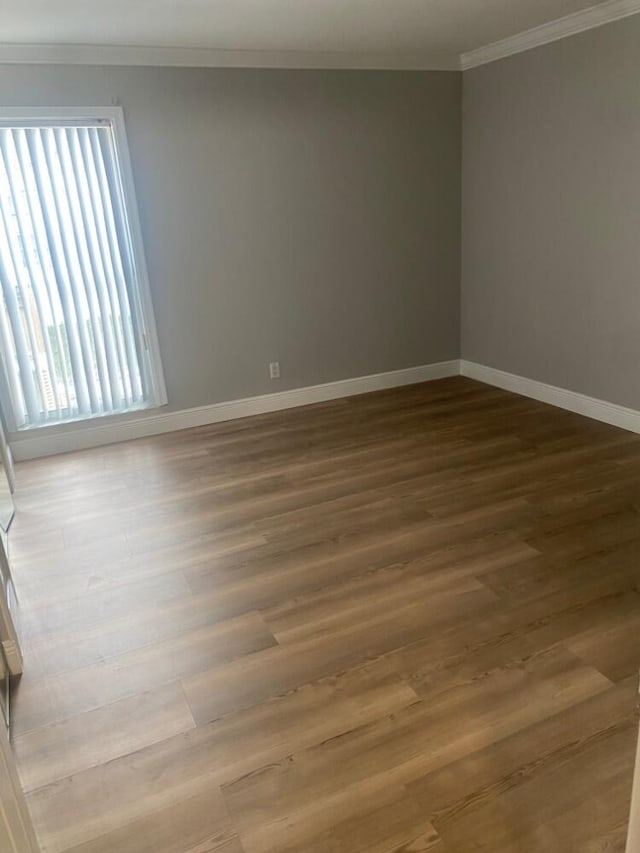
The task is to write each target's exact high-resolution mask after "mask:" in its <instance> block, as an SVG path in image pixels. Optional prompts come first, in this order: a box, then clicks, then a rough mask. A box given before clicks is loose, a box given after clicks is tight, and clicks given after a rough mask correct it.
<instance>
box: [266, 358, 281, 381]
mask: <svg viewBox="0 0 640 853" xmlns="http://www.w3.org/2000/svg"><path fill="white" fill-rule="evenodd" d="M269 376H270V378H271V379H280V362H279V361H272V362H271V363H270V364H269Z"/></svg>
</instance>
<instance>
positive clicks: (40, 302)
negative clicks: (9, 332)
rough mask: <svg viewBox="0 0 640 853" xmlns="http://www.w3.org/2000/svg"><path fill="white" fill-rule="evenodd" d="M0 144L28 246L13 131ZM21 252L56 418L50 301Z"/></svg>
mask: <svg viewBox="0 0 640 853" xmlns="http://www.w3.org/2000/svg"><path fill="white" fill-rule="evenodd" d="M0 148H1V150H2V156H3V157H4V162H5V171H6V173H7V176H8V180H9V186H10V188H11V193H12V199H13V203H14V208H15V213H16V225H17V227H18V233H19V235H20V239H21V241H22V246H23V247H28V246H29V245H30V243H31V242H32V239H34V235H33V231H32V228H31V223H30V216H29V210H28V206H27V201H26V199H27V192H28V191H27V186H26V179H25V174H24V170H23V168H22V164H21V162H20V159H19V156H18V150H17V146H16V143H15V139H14V136H13V134H5V133H2V134H0ZM9 158H11V159H9ZM9 162H11V164H12V168H10V169H7V168H6V164H7V163H9ZM22 254H23V257H24V262H25V265H26V273H27V275H28V279H29V295H30V296H32V297H33V299H34V300H35V304H36V308H37V314H38V318H39V321H40V323H39V325H40V334H41V337H42V343H43V346H44V360H45V363H46V368H47V373H48V377H49V378H50V394H51V397H52V400H53V402H54V404H55V416H56V417H57V418H59V417H60V416H61V414H62V407H61V404H60V395H59V393H58V386H57V383H56V382H53V381H51V378H52V377H54V376H55V360H54V356H53V349H52V347H51V340H50V338H49V334H48V331H47V328H46V323H43V318H45V317H47V316H48V315H50V314H51V308H50V305H49V304H47V303H48V293H47V290H46V287H43V286H38V284H39V282H38V279H39V278H41V268H40V267H39V266H38V265H37V264H36V259H35V258H34V253H33V252H29V251H27V249H26V248H23V253H22Z"/></svg>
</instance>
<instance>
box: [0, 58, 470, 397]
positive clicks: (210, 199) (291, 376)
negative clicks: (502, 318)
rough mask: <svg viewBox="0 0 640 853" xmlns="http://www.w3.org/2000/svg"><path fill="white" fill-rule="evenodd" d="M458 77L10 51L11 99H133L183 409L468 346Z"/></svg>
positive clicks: (4, 75) (6, 72) (138, 162)
mask: <svg viewBox="0 0 640 853" xmlns="http://www.w3.org/2000/svg"><path fill="white" fill-rule="evenodd" d="M460 77H461V75H459V74H458V73H453V72H450V73H416V72H408V73H405V72H354V71H349V72H333V71H320V72H315V71H238V70H210V69H206V70H205V69H196V70H194V69H158V68H100V67H87V68H82V67H63V66H53V67H45V66H31V67H27V66H0V103H2V104H5V105H53V104H55V105H63V106H65V105H83V106H86V105H99V104H111V102H112V98H118V99H119V100H120V103H121V104H122V106H123V107H124V110H125V117H126V121H127V130H128V136H129V144H130V148H131V156H132V161H133V169H134V177H135V181H136V188H137V195H138V203H139V207H140V215H141V219H142V227H143V234H144V238H145V245H146V254H147V261H148V266H149V272H150V279H151V287H152V296H153V302H154V307H155V315H156V321H157V325H158V335H159V338H160V348H161V353H162V358H163V362H164V369H165V376H166V380H167V388H168V394H169V405H170V408H177V409H180V408H185V407H190V406H197V405H201V404H206V403H211V402H217V401H220V400H230V399H234V398H239V397H245V396H252V395H254V394H261V393H266V392H270V391H277V390H283V389H285V388H291V387H299V386H304V385H312V384H315V383H320V382H326V381H330V380H335V379H344V378H347V377H352V376H361V375H364V374H369V373H377V372H380V371H386V370H394V369H398V368H403V367H409V366H412V365H418V364H424V363H428V362H434V361H440V360H443V359H450V358H457V357H458V354H459V267H460V136H461V126H460V86H461V79H460ZM274 360H279V361H280V362H281V369H282V379H281V380H280V381H270V380H269V378H268V362H269V361H274Z"/></svg>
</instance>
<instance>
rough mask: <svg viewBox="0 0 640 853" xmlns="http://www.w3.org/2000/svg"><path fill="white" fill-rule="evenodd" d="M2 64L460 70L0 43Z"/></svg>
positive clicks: (406, 61)
mask: <svg viewBox="0 0 640 853" xmlns="http://www.w3.org/2000/svg"><path fill="white" fill-rule="evenodd" d="M0 64H10V65H49V64H51V65H156V66H174V67H175V66H178V67H180V66H181V67H183V68H310V69H312V68H335V69H363V70H364V69H370V70H394V71H395V70H397V71H401V70H413V71H459V70H460V63H459V57H458V56H457V55H456V54H454V53H452V52H449V53H447V52H437V53H355V52H354V53H350V52H346V51H345V52H328V51H324V52H321V51H298V50H278V51H274V50H222V49H217V48H211V49H209V48H191V47H147V46H141V45H138V46H136V45H104V44H101V45H89V44H7V43H4V44H3V43H0Z"/></svg>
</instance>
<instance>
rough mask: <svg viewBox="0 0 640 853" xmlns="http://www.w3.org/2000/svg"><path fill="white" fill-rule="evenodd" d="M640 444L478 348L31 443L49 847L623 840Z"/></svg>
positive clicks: (33, 661) (519, 847)
mask: <svg viewBox="0 0 640 853" xmlns="http://www.w3.org/2000/svg"><path fill="white" fill-rule="evenodd" d="M639 475H640V436H635V435H632V434H630V433H626V432H623V431H621V430H617V429H614V428H612V427H607V426H604V425H602V424H598V423H596V422H594V421H590V420H587V419H584V418H581V417H578V416H576V415H572V414H570V413H567V412H564V411H561V410H559V409H553V408H551V407H548V406H545V405H543V404H540V403H536V402H533V401H531V400H527V399H525V398H523V397H518V396H516V395H513V394H509V393H506V392H503V391H499V390H496V389H493V388H489V387H488V386H485V385H481V384H479V383H476V382H472V381H470V380H467V379H462V378H455V379H446V380H441V381H438V382H432V383H427V384H424V385H415V386H412V387H408V388H403V389H398V390H392V391H385V392H381V393H375V394H370V395H365V396H361V397H354V398H351V399H347V400H339V401H334V402H329V403H325V404H320V405H315V406H310V407H307V408H304V409H297V410H292V411H288V412H281V413H277V414H269V415H264V416H260V417H256V418H252V419H246V420H242V421H236V422H232V423H226V424H219V425H216V426H211V427H203V428H198V429H194V430H189V431H185V432H180V433H173V434H170V435H165V436H159V437H155V438H151V439H142V440H139V441H135V442H129V443H126V444H120V445H114V446H111V447H106V448H100V449H97V450H90V451H85V452H81V453H75V454H68V455H65V456H60V457H56V458H51V459H43V460H38V461H33V462H28V463H22V464H20V465H19V466H18V492H17V498H16V503H17V518H16V520H15V523H14V529H13V531H12V534H11V538H12V557H13V564H14V572H15V575H16V581H17V585H18V590H19V593H20V594H21V598H22V606H23V630H24V634H25V654H26V673H25V675H24V676H23V678H22V680H21V682H20V684H19V685H18V687H17V690H16V695H15V711H14V735H13V742H14V746H15V750H16V753H17V758H18V762H19V769H20V773H21V776H22V780H23V784H24V787H25V789H26V790H27V792H28V801H29V806H30V809H31V812H32V815H33V819H34V822H35V826H36V829H37V832H38V835H39V838H40V842H41V844H42V848H43V850H44V851H51V853H61V852H62V851H66V852H67V853H214V851H215V853H426V851H429V853H466V852H467V851H486V853H516V851H517V852H518V853H533V851H540V853H543V851H544V853H571V852H572V851H583V853H596V851H623V849H624V839H625V830H626V822H627V812H628V805H629V797H630V791H631V778H632V770H633V758H634V747H635V738H636V734H637V712H636V692H637V691H636V687H637V670H638V667H639V666H640V593H639V591H638V580H639V576H640V569H639V567H640V481H639Z"/></svg>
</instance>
